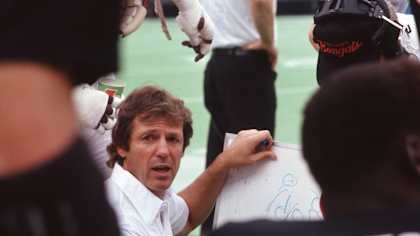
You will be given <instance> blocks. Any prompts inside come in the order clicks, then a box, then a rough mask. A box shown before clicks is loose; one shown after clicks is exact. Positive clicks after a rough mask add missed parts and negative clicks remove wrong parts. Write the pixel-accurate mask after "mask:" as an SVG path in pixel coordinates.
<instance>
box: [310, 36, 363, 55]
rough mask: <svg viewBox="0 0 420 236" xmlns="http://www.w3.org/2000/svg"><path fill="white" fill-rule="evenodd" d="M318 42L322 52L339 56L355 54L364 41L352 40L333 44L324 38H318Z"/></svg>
mask: <svg viewBox="0 0 420 236" xmlns="http://www.w3.org/2000/svg"><path fill="white" fill-rule="evenodd" d="M317 43H318V44H319V51H320V52H322V53H325V54H331V55H334V56H336V57H339V58H341V57H344V56H346V55H349V54H353V53H355V52H356V51H358V50H359V49H360V48H361V47H362V46H363V42H361V41H351V42H343V43H338V44H332V43H328V42H325V41H322V40H318V41H317Z"/></svg>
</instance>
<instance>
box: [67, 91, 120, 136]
mask: <svg viewBox="0 0 420 236" xmlns="http://www.w3.org/2000/svg"><path fill="white" fill-rule="evenodd" d="M73 102H74V106H75V108H76V111H77V115H78V118H79V121H80V123H81V125H82V126H83V127H87V128H92V129H97V130H99V131H100V132H104V131H105V130H110V129H112V127H114V125H115V123H116V113H117V111H116V107H117V106H118V105H119V104H120V103H121V99H119V98H118V97H112V96H109V95H108V94H106V93H105V92H102V91H99V90H96V89H94V88H92V87H91V86H89V85H87V84H83V85H80V86H78V87H76V88H75V89H74V90H73Z"/></svg>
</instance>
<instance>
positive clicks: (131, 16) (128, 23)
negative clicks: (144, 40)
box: [120, 0, 147, 37]
mask: <svg viewBox="0 0 420 236" xmlns="http://www.w3.org/2000/svg"><path fill="white" fill-rule="evenodd" d="M146 14H147V10H146V8H145V7H144V6H143V3H142V0H123V6H122V18H121V25H120V31H121V32H120V33H121V35H122V36H123V37H125V36H127V35H129V34H131V33H132V32H134V31H136V30H137V29H138V28H139V27H140V25H141V24H142V23H143V21H144V18H145V17H146Z"/></svg>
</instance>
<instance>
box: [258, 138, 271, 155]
mask: <svg viewBox="0 0 420 236" xmlns="http://www.w3.org/2000/svg"><path fill="white" fill-rule="evenodd" d="M269 145H270V141H268V139H264V140H263V141H261V142H260V143H259V144H258V145H257V146H256V147H255V152H261V151H265V150H267V148H268V146H269Z"/></svg>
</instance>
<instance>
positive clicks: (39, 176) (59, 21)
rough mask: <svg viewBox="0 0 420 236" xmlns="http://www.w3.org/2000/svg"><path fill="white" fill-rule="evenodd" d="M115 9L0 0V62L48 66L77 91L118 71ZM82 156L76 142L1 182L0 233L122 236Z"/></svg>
mask: <svg viewBox="0 0 420 236" xmlns="http://www.w3.org/2000/svg"><path fill="white" fill-rule="evenodd" d="M119 4H120V1H118V0H100V1H99V0H71V1H57V0H36V1H27V0H2V2H1V7H0V35H1V37H0V62H30V63H40V64H43V65H47V66H51V67H52V68H54V69H56V70H59V71H61V72H64V73H65V74H67V75H68V77H69V78H70V80H71V82H72V84H74V85H76V84H81V83H91V82H94V81H95V80H96V79H97V78H99V77H100V76H103V75H105V74H108V73H110V72H115V71H116V70H117V67H118V63H117V62H118V60H117V59H118V58H117V53H118V51H117V46H118V45H117V41H118V30H119V18H120V17H119V16H120V5H119ZM28 79H30V78H28ZM3 89H4V88H3ZM16 97H17V99H18V94H16ZM28 119H29V118H28ZM87 153H88V151H87V149H86V147H85V144H84V143H83V142H82V141H81V140H80V139H76V140H75V141H74V142H73V144H72V145H70V146H69V147H68V148H67V150H65V151H64V152H63V153H62V154H61V155H60V157H59V158H54V159H52V160H51V161H49V162H47V163H45V164H44V165H43V166H41V167H39V168H37V169H36V170H32V171H29V172H28V171H27V172H25V173H24V174H20V175H18V176H10V177H8V178H0V199H1V201H0V235H2V236H17V235H25V236H76V235H77V236H81V235H86V236H87V235H89V236H92V235H101V236H116V235H119V230H118V227H117V224H116V217H115V214H114V212H113V211H112V209H111V207H110V206H109V204H108V202H107V199H106V195H105V189H104V185H103V180H102V176H101V175H100V173H99V171H98V170H97V168H96V167H95V165H94V163H93V162H92V158H90V157H89V156H88V155H87Z"/></svg>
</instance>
